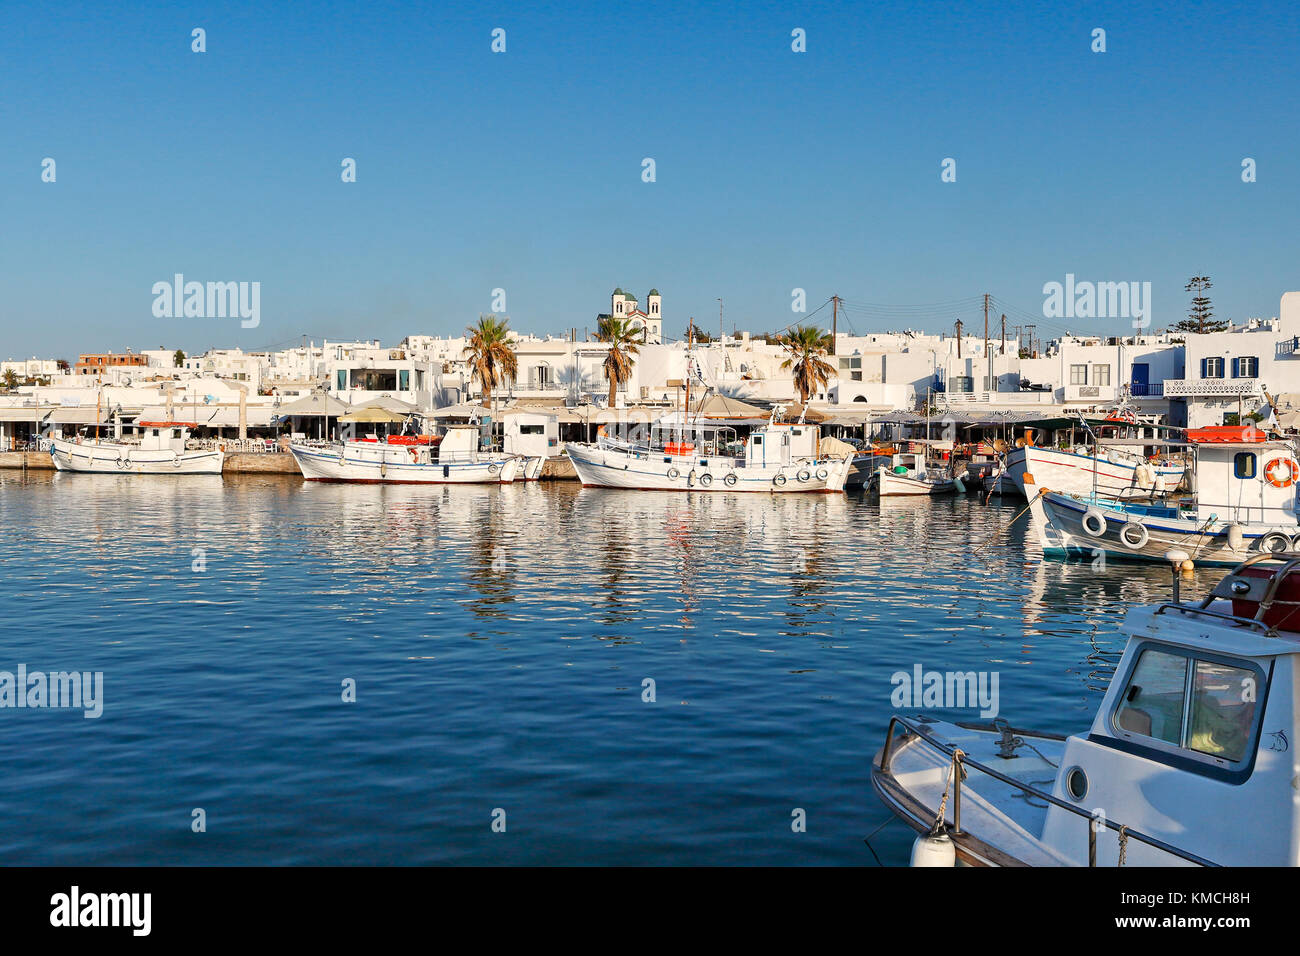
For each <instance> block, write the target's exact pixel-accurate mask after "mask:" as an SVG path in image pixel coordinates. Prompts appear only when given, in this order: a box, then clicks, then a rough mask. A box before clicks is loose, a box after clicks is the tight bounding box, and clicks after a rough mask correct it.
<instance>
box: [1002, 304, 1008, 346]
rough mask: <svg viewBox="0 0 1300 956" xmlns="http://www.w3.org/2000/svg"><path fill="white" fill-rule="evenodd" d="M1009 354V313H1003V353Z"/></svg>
mask: <svg viewBox="0 0 1300 956" xmlns="http://www.w3.org/2000/svg"><path fill="white" fill-rule="evenodd" d="M1006 354H1007V314H1006V313H1005V312H1003V313H1002V355H1003V356H1005V355H1006Z"/></svg>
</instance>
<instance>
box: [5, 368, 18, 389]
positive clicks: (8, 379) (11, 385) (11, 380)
mask: <svg viewBox="0 0 1300 956" xmlns="http://www.w3.org/2000/svg"><path fill="white" fill-rule="evenodd" d="M4 383H5V388H7V389H8V390H9V391H11V392H12V391H13V390H14V389H15V388H17V387H18V373H17V372H15V371H14V370H13V369H11V368H7V369H5V374H4Z"/></svg>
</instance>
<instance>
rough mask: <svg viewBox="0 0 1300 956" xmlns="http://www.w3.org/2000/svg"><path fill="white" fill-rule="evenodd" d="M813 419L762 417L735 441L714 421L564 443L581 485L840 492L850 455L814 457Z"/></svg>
mask: <svg viewBox="0 0 1300 956" xmlns="http://www.w3.org/2000/svg"><path fill="white" fill-rule="evenodd" d="M819 434H820V430H819V429H818V427H817V426H816V425H812V424H806V423H797V424H780V423H769V424H767V425H765V426H763V427H762V428H756V429H754V430H753V431H752V432H751V433H750V436H749V438H748V439H747V440H744V441H741V440H739V439H738V438H737V436H736V431H735V429H733V428H730V427H727V426H720V425H688V424H677V423H666V424H657V425H653V426H651V427H650V429H649V431H648V435H647V436H646V437H644V438H633V439H630V440H621V439H618V438H614V437H609V436H604V435H602V436H599V438H598V440H597V441H596V443H595V444H588V443H581V442H570V443H568V445H566V446H565V447H566V451H567V452H568V455H569V458H570V460H571V461H572V462H573V467H574V469H575V470H576V471H577V473H578V478H579V480H581V482H582V484H583V487H586V488H635V489H639V490H655V491H736V492H770V493H776V494H790V493H794V492H830V493H835V492H842V491H843V490H844V482H845V480H846V478H847V477H848V472H849V468H850V465H851V460H852V456H851V455H844V456H842V457H818V455H817V443H818V438H819Z"/></svg>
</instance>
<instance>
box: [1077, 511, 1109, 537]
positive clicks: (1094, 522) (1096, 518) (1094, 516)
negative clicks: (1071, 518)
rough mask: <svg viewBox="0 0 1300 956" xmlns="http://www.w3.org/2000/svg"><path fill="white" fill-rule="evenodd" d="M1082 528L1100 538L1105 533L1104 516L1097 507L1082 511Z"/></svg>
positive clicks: (1092, 535)
mask: <svg viewBox="0 0 1300 956" xmlns="http://www.w3.org/2000/svg"><path fill="white" fill-rule="evenodd" d="M1080 523H1081V524H1082V525H1083V530H1084V531H1085V532H1086V533H1087V534H1088V535H1090V536H1091V537H1094V538H1100V537H1101V536H1102V535H1103V534H1105V533H1106V516H1105V515H1104V514H1102V513H1101V510H1100V509H1098V508H1089V509H1088V510H1087V511H1085V512H1084V513H1083V521H1082V522H1080Z"/></svg>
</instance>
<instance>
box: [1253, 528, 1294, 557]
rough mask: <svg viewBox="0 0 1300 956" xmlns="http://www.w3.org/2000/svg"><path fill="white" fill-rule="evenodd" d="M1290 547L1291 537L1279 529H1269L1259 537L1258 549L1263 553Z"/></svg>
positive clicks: (1287, 549)
mask: <svg viewBox="0 0 1300 956" xmlns="http://www.w3.org/2000/svg"><path fill="white" fill-rule="evenodd" d="M1290 549H1291V539H1290V538H1288V537H1287V536H1286V535H1284V534H1283V533H1282V532H1281V531H1270V532H1269V533H1268V534H1266V535H1264V536H1263V537H1262V538H1260V539H1259V550H1260V551H1261V552H1263V553H1264V554H1268V553H1269V552H1270V551H1272V552H1275V553H1276V552H1279V551H1289V550H1290Z"/></svg>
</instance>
